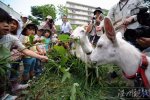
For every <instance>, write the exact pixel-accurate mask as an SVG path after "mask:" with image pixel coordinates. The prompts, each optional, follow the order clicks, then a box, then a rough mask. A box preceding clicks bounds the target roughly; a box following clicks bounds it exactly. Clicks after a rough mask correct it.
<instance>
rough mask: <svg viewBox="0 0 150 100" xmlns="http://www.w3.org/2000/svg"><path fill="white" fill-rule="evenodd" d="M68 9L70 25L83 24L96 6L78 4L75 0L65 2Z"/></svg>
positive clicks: (87, 21) (89, 18) (88, 19)
mask: <svg viewBox="0 0 150 100" xmlns="http://www.w3.org/2000/svg"><path fill="white" fill-rule="evenodd" d="M66 7H67V9H68V19H69V21H70V23H71V24H72V25H85V24H88V23H89V22H90V20H91V16H93V11H94V10H95V8H96V7H92V6H88V5H85V4H79V3H75V2H70V1H67V2H66Z"/></svg>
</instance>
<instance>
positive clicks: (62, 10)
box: [57, 5, 68, 16]
mask: <svg viewBox="0 0 150 100" xmlns="http://www.w3.org/2000/svg"><path fill="white" fill-rule="evenodd" d="M57 7H58V14H59V15H60V16H63V15H68V9H67V7H66V6H63V5H58V6H57Z"/></svg>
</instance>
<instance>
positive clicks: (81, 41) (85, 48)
mask: <svg viewBox="0 0 150 100" xmlns="http://www.w3.org/2000/svg"><path fill="white" fill-rule="evenodd" d="M70 38H72V39H74V40H77V41H74V44H73V45H74V49H73V50H72V54H74V55H76V56H77V57H78V58H79V59H81V60H82V61H83V62H85V63H86V66H85V70H86V77H88V69H87V67H91V65H90V59H89V58H90V57H89V54H91V52H92V51H93V47H92V44H91V43H90V41H89V39H88V36H87V34H86V32H85V29H84V27H83V26H82V27H77V28H76V29H75V30H74V31H73V33H72V34H71V36H70ZM96 76H97V78H98V69H96Z"/></svg>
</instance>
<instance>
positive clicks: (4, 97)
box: [0, 94, 17, 100]
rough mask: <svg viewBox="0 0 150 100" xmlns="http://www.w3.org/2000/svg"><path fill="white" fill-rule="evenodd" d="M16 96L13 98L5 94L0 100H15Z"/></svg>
mask: <svg viewBox="0 0 150 100" xmlns="http://www.w3.org/2000/svg"><path fill="white" fill-rule="evenodd" d="M16 99H17V96H13V95H10V94H5V95H4V96H3V97H2V98H0V100H16Z"/></svg>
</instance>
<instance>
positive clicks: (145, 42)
mask: <svg viewBox="0 0 150 100" xmlns="http://www.w3.org/2000/svg"><path fill="white" fill-rule="evenodd" d="M136 41H137V43H138V44H139V45H140V46H142V47H149V46H150V38H145V37H141V38H139V39H137V40H136Z"/></svg>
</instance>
